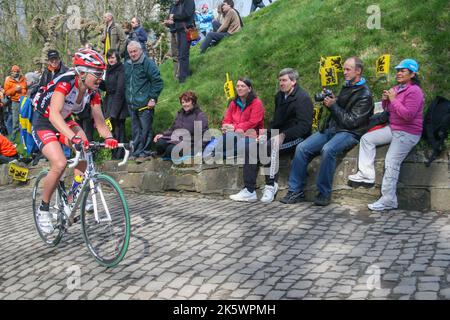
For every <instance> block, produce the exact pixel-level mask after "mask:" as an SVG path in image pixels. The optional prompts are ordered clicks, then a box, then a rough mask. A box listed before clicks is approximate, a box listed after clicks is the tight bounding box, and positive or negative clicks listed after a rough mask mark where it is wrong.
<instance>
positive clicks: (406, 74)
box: [348, 59, 424, 211]
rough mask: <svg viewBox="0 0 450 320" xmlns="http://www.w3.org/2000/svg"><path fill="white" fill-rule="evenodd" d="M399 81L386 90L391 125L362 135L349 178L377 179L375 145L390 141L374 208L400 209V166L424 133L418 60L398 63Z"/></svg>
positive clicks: (384, 101)
mask: <svg viewBox="0 0 450 320" xmlns="http://www.w3.org/2000/svg"><path fill="white" fill-rule="evenodd" d="M395 70H396V80H397V83H398V85H397V86H395V87H393V88H391V89H389V90H384V91H383V96H382V106H383V109H384V110H386V111H387V112H389V125H387V126H385V127H382V128H381V129H377V130H374V131H371V132H368V133H366V134H365V135H363V136H362V137H361V141H360V147H359V159H358V169H359V170H358V172H357V173H356V174H353V175H350V176H349V177H348V179H349V180H350V181H352V182H356V183H367V184H373V183H374V182H375V168H374V160H375V153H376V147H377V146H379V145H384V144H389V143H390V146H389V149H388V152H387V154H386V159H385V172H384V176H383V181H382V185H381V195H382V196H381V198H380V199H378V200H377V201H376V202H374V203H372V204H369V205H368V207H369V209H370V210H373V211H383V210H391V209H397V207H398V202H397V194H396V189H397V182H398V177H399V174H400V167H401V164H402V162H403V160H404V159H405V158H406V156H407V155H408V153H409V152H410V151H411V149H412V148H413V147H414V146H415V145H416V144H417V143H418V142H419V140H420V137H421V135H422V124H423V105H424V95H423V92H422V89H421V88H420V82H419V79H418V76H417V72H418V71H419V64H418V63H417V62H416V61H415V60H413V59H405V60H403V61H402V62H400V64H399V65H397V66H396V67H395Z"/></svg>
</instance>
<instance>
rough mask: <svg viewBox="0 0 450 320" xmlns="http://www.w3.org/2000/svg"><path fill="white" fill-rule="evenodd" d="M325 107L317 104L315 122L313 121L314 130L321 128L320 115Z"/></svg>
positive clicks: (314, 112) (314, 111)
mask: <svg viewBox="0 0 450 320" xmlns="http://www.w3.org/2000/svg"><path fill="white" fill-rule="evenodd" d="M322 110H323V108H322V107H321V106H320V105H315V106H314V109H313V123H312V130H313V131H317V130H319V124H320V117H321V115H322Z"/></svg>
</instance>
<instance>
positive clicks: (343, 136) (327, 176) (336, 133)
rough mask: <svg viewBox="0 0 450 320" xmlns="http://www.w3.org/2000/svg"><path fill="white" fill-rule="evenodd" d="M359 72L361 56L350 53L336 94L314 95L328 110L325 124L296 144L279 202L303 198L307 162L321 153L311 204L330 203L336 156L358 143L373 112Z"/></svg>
mask: <svg viewBox="0 0 450 320" xmlns="http://www.w3.org/2000/svg"><path fill="white" fill-rule="evenodd" d="M362 72H363V63H362V61H361V59H360V58H358V57H351V58H349V59H347V60H346V61H345V63H344V77H345V81H346V84H345V86H344V87H343V88H342V90H341V92H340V93H339V95H338V97H337V98H336V97H335V96H334V94H333V93H331V92H329V91H327V90H324V92H323V93H322V94H317V95H316V98H315V99H316V101H321V100H322V99H323V105H324V107H325V108H327V109H328V110H329V111H330V116H329V117H328V119H326V122H325V126H324V128H321V130H320V131H319V132H316V133H314V134H313V135H311V136H310V137H309V138H307V139H306V140H305V141H303V142H302V143H300V144H299V145H298V146H297V148H296V150H295V156H294V159H293V160H292V167H291V171H290V174H289V181H288V184H289V190H288V193H287V195H286V196H285V197H284V198H283V199H281V200H280V201H281V202H282V203H287V204H291V203H297V202H302V201H305V194H304V187H305V184H306V178H307V166H308V164H309V162H311V160H312V159H313V158H314V157H315V156H317V155H319V154H321V162H320V169H319V173H318V175H317V181H316V183H317V189H318V194H317V196H316V197H315V199H314V204H315V205H318V206H327V205H329V204H330V202H331V191H332V186H333V177H334V172H335V170H336V157H337V156H338V155H339V154H341V153H343V152H344V151H346V150H349V149H351V148H352V147H354V146H355V145H356V144H358V142H359V139H360V137H361V136H362V135H363V134H364V133H366V132H367V129H368V125H369V118H370V116H371V115H372V114H373V107H374V106H373V98H372V93H371V91H370V89H369V88H368V86H367V85H366V80H365V79H364V78H363V77H362Z"/></svg>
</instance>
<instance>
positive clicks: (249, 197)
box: [230, 188, 258, 202]
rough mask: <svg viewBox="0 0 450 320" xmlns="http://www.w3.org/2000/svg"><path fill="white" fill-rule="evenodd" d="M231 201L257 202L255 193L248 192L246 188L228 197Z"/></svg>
mask: <svg viewBox="0 0 450 320" xmlns="http://www.w3.org/2000/svg"><path fill="white" fill-rule="evenodd" d="M230 199H231V200H234V201H243V202H255V201H258V197H256V191H253V192H249V191H248V190H247V188H244V189H242V190H241V191H239V193H236V194H232V195H231V196H230Z"/></svg>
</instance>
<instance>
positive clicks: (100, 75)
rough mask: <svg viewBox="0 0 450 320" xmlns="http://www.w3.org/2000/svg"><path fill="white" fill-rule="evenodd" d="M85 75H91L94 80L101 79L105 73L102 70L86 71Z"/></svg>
mask: <svg viewBox="0 0 450 320" xmlns="http://www.w3.org/2000/svg"><path fill="white" fill-rule="evenodd" d="M87 73H88V74H91V75H93V76H94V77H95V78H96V79H101V78H103V76H104V75H105V72H104V71H103V70H99V71H88V72H87Z"/></svg>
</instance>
